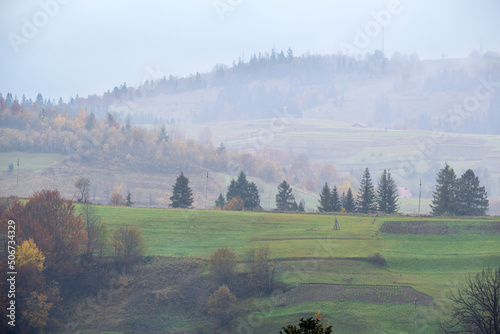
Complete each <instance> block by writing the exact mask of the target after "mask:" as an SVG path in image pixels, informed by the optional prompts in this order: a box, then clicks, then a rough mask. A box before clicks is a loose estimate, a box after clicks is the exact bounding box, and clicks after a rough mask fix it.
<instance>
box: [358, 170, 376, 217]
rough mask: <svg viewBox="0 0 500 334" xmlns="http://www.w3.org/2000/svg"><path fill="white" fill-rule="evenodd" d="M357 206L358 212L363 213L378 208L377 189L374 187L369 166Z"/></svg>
mask: <svg viewBox="0 0 500 334" xmlns="http://www.w3.org/2000/svg"><path fill="white" fill-rule="evenodd" d="M357 206H358V212H361V213H369V212H370V211H376V210H377V204H376V202H375V189H374V188H373V183H372V179H371V177H370V171H369V170H368V167H367V168H366V169H365V172H364V174H363V178H362V179H361V183H360V186H359V194H358V202H357Z"/></svg>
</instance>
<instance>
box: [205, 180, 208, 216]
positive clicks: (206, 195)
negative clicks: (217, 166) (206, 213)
mask: <svg viewBox="0 0 500 334" xmlns="http://www.w3.org/2000/svg"><path fill="white" fill-rule="evenodd" d="M205 209H208V172H207V183H206V184H205Z"/></svg>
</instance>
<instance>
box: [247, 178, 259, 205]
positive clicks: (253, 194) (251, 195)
mask: <svg viewBox="0 0 500 334" xmlns="http://www.w3.org/2000/svg"><path fill="white" fill-rule="evenodd" d="M246 195H247V197H246V198H245V199H244V201H245V208H249V209H254V208H255V207H257V206H258V205H260V197H259V190H258V189H257V185H256V184H255V183H254V182H250V183H248V185H247V193H246Z"/></svg>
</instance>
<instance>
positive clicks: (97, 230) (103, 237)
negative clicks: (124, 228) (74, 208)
mask: <svg viewBox="0 0 500 334" xmlns="http://www.w3.org/2000/svg"><path fill="white" fill-rule="evenodd" d="M82 218H83V220H84V221H85V227H86V230H87V247H86V248H87V249H86V254H85V255H86V258H87V261H88V262H92V260H93V257H94V254H95V253H97V254H98V255H99V256H102V255H103V253H104V249H105V246H106V242H107V236H108V233H107V228H106V225H105V224H104V223H102V222H101V216H99V215H98V214H97V209H96V206H95V205H93V204H91V203H89V202H86V203H84V204H83V205H82Z"/></svg>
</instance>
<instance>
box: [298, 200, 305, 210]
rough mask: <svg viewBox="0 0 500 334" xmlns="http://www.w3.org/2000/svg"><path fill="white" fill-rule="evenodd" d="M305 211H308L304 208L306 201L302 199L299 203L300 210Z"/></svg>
mask: <svg viewBox="0 0 500 334" xmlns="http://www.w3.org/2000/svg"><path fill="white" fill-rule="evenodd" d="M304 211H306V209H305V208H304V202H303V200H302V201H300V203H299V212H304Z"/></svg>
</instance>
